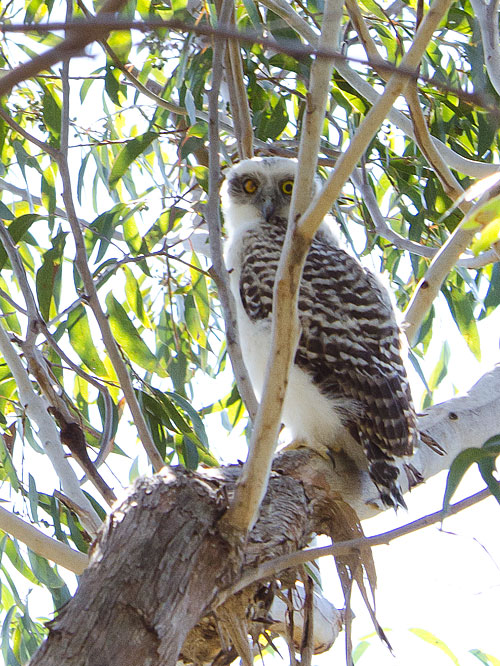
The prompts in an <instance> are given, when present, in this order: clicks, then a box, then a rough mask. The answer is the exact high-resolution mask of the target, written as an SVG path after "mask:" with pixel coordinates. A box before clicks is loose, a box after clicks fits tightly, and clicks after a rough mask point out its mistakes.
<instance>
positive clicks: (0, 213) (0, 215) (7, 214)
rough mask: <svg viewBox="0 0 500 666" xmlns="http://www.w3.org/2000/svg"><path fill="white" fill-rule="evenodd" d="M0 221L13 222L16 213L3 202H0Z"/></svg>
mask: <svg viewBox="0 0 500 666" xmlns="http://www.w3.org/2000/svg"><path fill="white" fill-rule="evenodd" d="M0 219H2V220H13V219H14V213H12V211H11V210H10V209H9V208H7V206H6V205H5V204H4V202H3V201H0Z"/></svg>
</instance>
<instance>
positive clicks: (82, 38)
mask: <svg viewBox="0 0 500 666" xmlns="http://www.w3.org/2000/svg"><path fill="white" fill-rule="evenodd" d="M125 1H126V0H106V2H105V3H104V4H103V5H102V7H101V9H100V10H99V12H98V16H100V17H101V18H102V19H104V17H106V16H108V15H112V14H114V13H115V12H118V11H120V9H121V8H122V7H123V5H124V4H125ZM64 24H65V27H63V28H61V29H62V30H67V29H68V21H64ZM68 30H70V29H68ZM110 30H111V28H108V27H106V26H103V25H102V22H101V24H99V23H98V22H97V23H96V24H94V26H93V27H92V26H85V25H83V24H82V23H80V28H79V29H76V30H74V29H73V30H71V31H70V32H69V33H68V34H67V35H66V37H65V39H64V40H63V41H62V42H61V43H60V44H58V45H57V46H54V47H53V48H52V49H49V50H48V51H46V52H45V53H42V54H40V55H38V56H35V57H34V58H32V59H31V60H28V61H27V62H26V63H24V64H22V65H20V66H19V67H16V68H15V69H13V70H11V71H10V72H8V73H7V74H5V75H4V76H3V77H2V78H1V79H0V97H1V96H2V95H5V94H6V93H8V92H10V91H11V90H12V88H13V87H14V86H15V85H17V84H18V83H20V82H21V81H25V80H26V79H30V78H32V77H34V76H36V75H37V74H39V73H40V72H42V71H44V70H46V69H49V68H50V67H52V65H55V64H56V63H58V62H60V61H61V60H63V61H64V60H66V59H67V58H71V57H72V56H76V55H78V54H80V53H81V52H82V51H83V49H84V48H85V47H86V46H87V45H88V44H91V43H92V42H94V41H96V40H97V39H99V38H105V36H106V35H107V34H108V33H109V32H110Z"/></svg>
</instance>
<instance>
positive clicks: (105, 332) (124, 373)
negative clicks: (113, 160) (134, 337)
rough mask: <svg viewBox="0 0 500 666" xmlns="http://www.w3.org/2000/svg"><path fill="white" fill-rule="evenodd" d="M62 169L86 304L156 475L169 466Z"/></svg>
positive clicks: (65, 165) (68, 177) (62, 165)
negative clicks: (103, 296) (95, 273)
mask: <svg viewBox="0 0 500 666" xmlns="http://www.w3.org/2000/svg"><path fill="white" fill-rule="evenodd" d="M58 165H59V172H60V174H61V180H62V182H63V194H62V196H63V200H64V205H65V208H66V211H67V213H68V222H69V223H70V226H71V230H72V232H73V237H74V241H75V246H76V258H75V265H76V268H77V270H78V272H79V274H80V276H81V278H82V281H83V284H84V288H85V301H86V303H87V304H88V306H89V307H90V309H91V310H92V312H93V314H94V317H95V318H96V321H97V324H98V326H99V330H100V331H101V335H102V339H103V342H104V346H105V347H106V351H107V352H108V355H109V358H110V360H111V363H112V365H113V368H114V369H115V372H116V374H117V376H118V380H119V382H120V386H121V389H122V391H123V394H124V396H125V400H126V401H127V404H128V406H129V409H130V411H131V413H132V418H133V419H134V424H135V427H136V428H137V431H138V434H139V439H140V440H141V443H142V445H143V447H144V449H145V451H146V453H147V454H148V457H149V460H150V462H151V464H152V465H153V468H154V469H155V471H159V470H160V469H161V468H162V467H164V466H165V463H164V461H163V458H162V457H161V455H160V454H159V452H158V449H157V448H156V446H155V443H154V442H153V438H152V436H151V433H150V432H149V428H148V426H147V424H146V421H145V419H144V416H143V413H142V409H141V407H140V405H139V402H138V400H137V397H136V395H135V391H134V387H133V386H132V381H131V379H130V375H129V373H128V370H127V366H126V365H125V362H124V360H123V358H122V355H121V352H120V350H119V348H118V345H117V343H116V340H115V338H114V336H113V334H112V332H111V327H110V325H109V321H108V318H107V317H106V315H105V313H104V311H103V309H102V307H101V304H100V302H99V297H98V295H97V290H96V287H95V284H94V280H93V277H92V273H91V272H90V269H89V266H88V262H87V253H86V250H85V241H84V238H83V233H82V230H81V227H80V225H79V224H78V219H77V217H76V211H75V207H74V203H73V195H72V187H71V175H70V171H69V166H68V162H67V160H64V159H60V160H58Z"/></svg>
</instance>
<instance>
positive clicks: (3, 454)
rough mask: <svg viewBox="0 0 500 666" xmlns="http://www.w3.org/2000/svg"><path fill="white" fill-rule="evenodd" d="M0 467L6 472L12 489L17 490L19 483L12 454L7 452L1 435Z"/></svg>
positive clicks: (19, 486)
mask: <svg viewBox="0 0 500 666" xmlns="http://www.w3.org/2000/svg"><path fill="white" fill-rule="evenodd" d="M0 467H2V468H3V469H4V470H5V472H6V473H7V477H8V479H9V481H10V485H11V486H12V488H14V490H17V491H19V490H20V488H21V485H20V483H19V479H18V477H17V472H16V468H15V467H14V463H13V462H12V456H11V455H10V453H9V450H8V449H7V447H6V446H5V442H4V439H3V437H0Z"/></svg>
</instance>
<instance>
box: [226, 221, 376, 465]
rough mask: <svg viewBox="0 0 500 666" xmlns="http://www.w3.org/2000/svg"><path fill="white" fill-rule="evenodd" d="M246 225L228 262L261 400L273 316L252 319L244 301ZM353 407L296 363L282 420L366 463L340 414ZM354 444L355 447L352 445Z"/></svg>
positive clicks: (313, 442) (297, 434) (313, 441)
mask: <svg viewBox="0 0 500 666" xmlns="http://www.w3.org/2000/svg"><path fill="white" fill-rule="evenodd" d="M248 228H249V227H248V226H247V228H246V229H242V230H241V233H239V231H237V232H236V233H234V234H232V236H231V238H230V240H229V241H228V243H227V244H226V251H225V257H226V265H227V267H228V270H229V271H230V286H231V291H232V293H233V296H234V298H235V301H236V315H237V322H238V332H239V339H240V344H241V350H242V354H243V359H244V361H245V365H246V368H247V371H248V374H249V376H250V380H251V382H252V386H253V389H254V391H255V394H256V396H257V399H258V400H260V399H261V396H262V390H263V387H264V381H265V377H266V372H267V365H268V359H269V353H270V350H271V321H270V319H264V320H259V321H257V322H255V321H252V320H251V319H250V318H249V317H248V315H247V313H246V311H245V309H244V307H243V303H242V301H241V297H240V275H241V269H242V261H243V258H242V252H241V248H242V241H243V236H244V233H245V231H246V230H248ZM350 408H352V406H351V405H349V404H348V402H347V401H346V399H345V398H339V399H338V400H337V401H336V400H335V399H333V400H332V398H331V397H328V398H327V397H326V396H324V395H323V394H322V393H321V392H320V391H319V389H318V387H317V386H316V385H315V384H314V383H313V381H312V379H311V378H310V376H309V375H308V374H307V373H306V372H304V371H303V370H302V369H301V368H299V367H298V366H293V367H292V369H291V371H290V375H289V379H288V387H287V391H286V395H285V401H284V405H283V413H282V421H283V423H284V424H285V425H286V426H287V428H288V429H289V430H290V433H291V436H292V437H293V439H294V440H305V441H307V443H308V446H309V447H313V448H314V447H315V446H316V447H321V446H326V447H328V448H331V449H336V450H340V449H344V450H345V449H346V448H347V449H349V450H348V451H346V452H347V453H348V454H349V455H350V456H351V457H353V458H356V459H357V458H358V455H359V456H360V458H359V461H357V462H363V465H364V464H365V463H364V457H363V456H362V450H361V447H359V446H358V445H357V444H356V443H355V442H354V441H353V440H352V438H351V437H350V435H349V434H348V432H347V430H346V428H345V427H344V425H343V423H342V420H341V415H342V414H345V412H346V410H347V411H349V409H350ZM353 445H354V450H352V446H353Z"/></svg>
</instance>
